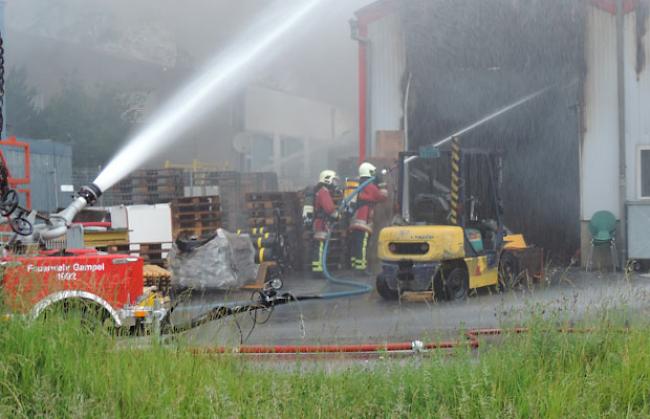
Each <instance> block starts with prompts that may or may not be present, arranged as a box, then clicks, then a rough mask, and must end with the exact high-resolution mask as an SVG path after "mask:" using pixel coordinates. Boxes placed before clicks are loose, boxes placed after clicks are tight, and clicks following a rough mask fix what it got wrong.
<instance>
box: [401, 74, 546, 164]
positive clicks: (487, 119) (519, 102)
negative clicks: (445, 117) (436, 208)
mask: <svg viewBox="0 0 650 419" xmlns="http://www.w3.org/2000/svg"><path fill="white" fill-rule="evenodd" d="M551 87H552V86H547V87H545V88H543V89H540V90H538V91H536V92H534V93H531V94H529V95H527V96H524V97H523V98H521V99H519V100H517V101H516V102H513V103H511V104H510V105H507V106H504V107H503V108H501V109H499V110H497V111H495V112H493V113H491V114H489V115H487V116H485V117H483V118H481V119H479V120H478V121H476V122H474V123H472V124H471V125H468V126H466V127H465V128H463V129H461V130H459V131H456V132H454V133H453V134H451V135H450V136H448V137H445V138H443V139H442V140H440V141H438V142H437V143H434V144H432V147H434V148H437V147H440V146H442V145H444V144H446V143H448V142H449V141H451V139H452V138H454V137H460V136H461V135H463V134H466V133H468V132H470V131H472V130H474V129H475V128H478V127H480V126H481V125H483V124H485V123H487V122H490V121H491V120H493V119H495V118H498V117H499V116H501V115H503V114H505V113H507V112H509V111H511V110H513V109H515V108H518V107H519V106H521V105H523V104H525V103H527V102H530V101H531V100H533V99H535V98H536V97H538V96H541V95H543V94H544V93H546V92H548V91H549V90H550V89H551ZM417 158H418V156H411V157H409V158H407V159H406V160H404V163H410V162H411V161H413V160H415V159H417Z"/></svg>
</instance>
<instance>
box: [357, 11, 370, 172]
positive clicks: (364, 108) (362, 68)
mask: <svg viewBox="0 0 650 419" xmlns="http://www.w3.org/2000/svg"><path fill="white" fill-rule="evenodd" d="M367 36H368V26H367V25H366V24H365V23H361V22H360V23H359V37H360V38H361V39H364V38H366V37H367ZM358 71H359V164H361V162H363V161H365V160H366V137H367V132H368V127H367V123H368V121H367V118H366V116H367V112H368V47H367V45H366V43H365V42H363V41H359V69H358Z"/></svg>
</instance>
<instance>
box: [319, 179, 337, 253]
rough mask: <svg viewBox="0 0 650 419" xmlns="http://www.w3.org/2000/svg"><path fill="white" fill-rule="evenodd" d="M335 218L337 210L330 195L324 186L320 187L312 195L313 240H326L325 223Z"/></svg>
mask: <svg viewBox="0 0 650 419" xmlns="http://www.w3.org/2000/svg"><path fill="white" fill-rule="evenodd" d="M336 216H337V208H336V205H335V204H334V200H333V199H332V194H331V192H330V190H329V189H328V188H327V187H326V186H321V187H320V188H318V190H317V191H316V194H315V195H314V239H316V240H326V239H327V223H328V222H329V221H330V220H332V219H334V218H336Z"/></svg>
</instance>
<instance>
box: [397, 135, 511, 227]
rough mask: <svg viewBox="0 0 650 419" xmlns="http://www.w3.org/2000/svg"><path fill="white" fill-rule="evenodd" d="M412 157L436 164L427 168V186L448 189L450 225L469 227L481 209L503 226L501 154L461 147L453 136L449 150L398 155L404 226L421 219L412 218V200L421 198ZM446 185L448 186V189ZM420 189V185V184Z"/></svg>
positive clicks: (399, 191)
mask: <svg viewBox="0 0 650 419" xmlns="http://www.w3.org/2000/svg"><path fill="white" fill-rule="evenodd" d="M413 156H416V157H419V159H423V160H427V161H431V162H436V163H438V162H439V164H437V167H436V165H435V164H436V163H434V165H431V166H429V167H427V168H426V172H427V174H428V176H429V177H430V181H429V184H430V185H429V186H430V187H431V188H435V187H436V186H437V187H438V188H440V186H441V185H444V186H445V190H447V189H448V191H449V193H448V194H446V195H447V196H446V201H447V202H448V204H449V219H448V222H449V224H451V225H458V226H460V227H468V226H469V224H471V223H472V222H477V221H480V220H478V218H477V217H478V216H477V210H478V207H479V206H480V207H481V209H483V210H484V211H483V212H484V213H488V214H489V218H493V219H494V221H495V222H496V225H497V226H498V227H499V229H501V226H502V223H503V207H502V204H501V196H500V189H501V184H502V157H501V153H498V152H493V151H488V150H485V149H480V148H463V147H461V145H460V139H459V138H458V137H454V139H453V140H452V142H451V147H450V149H448V150H439V149H436V150H428V149H427V150H420V152H417V151H406V152H401V153H399V159H398V170H399V172H398V185H399V189H398V193H397V198H398V204H399V208H400V211H401V216H402V219H403V220H404V221H405V222H406V223H409V224H411V223H416V222H419V221H422V220H417V219H414V215H415V214H414V211H415V209H413V208H412V203H413V202H415V201H416V199H415V197H417V196H418V195H423V194H422V193H418V192H419V191H417V190H416V188H417V186H418V185H414V184H412V183H413V182H412V178H413V173H414V172H415V171H416V170H417V169H416V168H415V167H414V163H415V161H417V160H415V161H414V159H413V158H412V157H413ZM447 185H448V187H447ZM420 186H421V185H420Z"/></svg>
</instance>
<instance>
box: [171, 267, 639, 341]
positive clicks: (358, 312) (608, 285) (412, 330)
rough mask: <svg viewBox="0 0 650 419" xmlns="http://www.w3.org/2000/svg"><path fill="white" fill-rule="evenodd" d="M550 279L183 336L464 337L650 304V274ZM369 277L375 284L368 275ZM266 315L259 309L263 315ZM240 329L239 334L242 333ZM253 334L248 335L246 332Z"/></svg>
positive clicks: (228, 322)
mask: <svg viewBox="0 0 650 419" xmlns="http://www.w3.org/2000/svg"><path fill="white" fill-rule="evenodd" d="M548 277H549V279H548V280H546V281H545V282H543V283H539V284H536V285H534V286H532V287H528V288H526V289H521V290H516V291H508V292H505V293H501V294H495V293H490V292H488V291H483V292H480V293H478V294H477V295H473V296H471V297H470V298H469V299H467V300H466V301H463V302H441V303H407V302H397V301H395V302H387V301H384V300H382V299H381V297H379V295H378V294H377V293H376V292H373V293H372V294H368V295H363V296H358V297H351V298H345V299H339V300H316V301H308V302H302V303H293V304H288V305H284V306H279V307H276V308H275V310H274V312H273V313H272V315H271V316H270V318H269V320H268V321H267V322H266V323H264V324H259V323H258V324H256V326H255V328H254V329H253V330H252V331H251V328H252V326H253V320H252V317H251V316H250V315H249V314H248V313H244V314H240V315H238V316H236V317H231V318H227V319H224V320H219V321H215V322H212V323H209V324H206V325H203V326H201V327H199V328H196V329H194V330H191V331H189V332H187V333H186V334H185V338H186V339H187V342H188V343H189V344H190V345H196V346H214V345H234V346H236V345H238V344H239V343H240V337H241V336H242V335H243V336H244V338H245V343H246V344H265V345H276V344H333V343H363V342H398V341H411V340H414V339H420V340H431V339H440V338H445V337H450V336H453V337H456V336H458V330H460V329H467V328H477V327H498V326H514V325H518V324H522V323H524V322H525V320H526V319H528V318H530V316H531V314H532V313H535V314H542V315H544V316H559V318H561V319H563V320H567V319H568V320H580V319H583V318H585V317H586V316H589V315H590V314H592V315H599V314H601V313H602V312H603V309H610V310H613V311H614V312H618V313H622V314H626V313H631V315H633V316H638V315H639V314H641V315H645V314H646V311H647V310H648V308H650V277H646V276H643V275H634V276H631V277H628V278H626V277H625V276H624V275H623V274H600V273H585V272H583V271H579V270H570V271H566V270H555V271H553V272H550V273H549V275H548ZM365 281H367V282H374V280H373V279H371V278H366V279H365ZM329 289H331V288H330V287H329V286H328V284H327V283H326V282H325V281H322V280H314V279H304V278H298V277H294V278H290V279H287V280H286V281H285V288H284V290H285V291H291V292H293V293H295V294H296V295H299V294H301V293H312V292H315V291H324V290H329ZM248 296H249V294H230V295H224V294H210V295H203V296H196V295H195V296H193V297H192V298H191V299H189V300H188V301H187V302H186V303H185V304H183V305H181V306H180V307H179V309H178V311H177V312H175V314H174V321H175V322H181V321H182V320H183V319H187V318H191V317H192V316H195V315H197V314H199V313H200V312H201V311H202V310H205V308H207V307H209V306H210V305H211V304H213V303H215V302H216V303H218V302H219V301H233V300H240V299H246V298H247V297H248ZM262 317H266V315H265V314H260V318H262ZM240 330H241V333H240ZM247 335H248V336H247Z"/></svg>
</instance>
